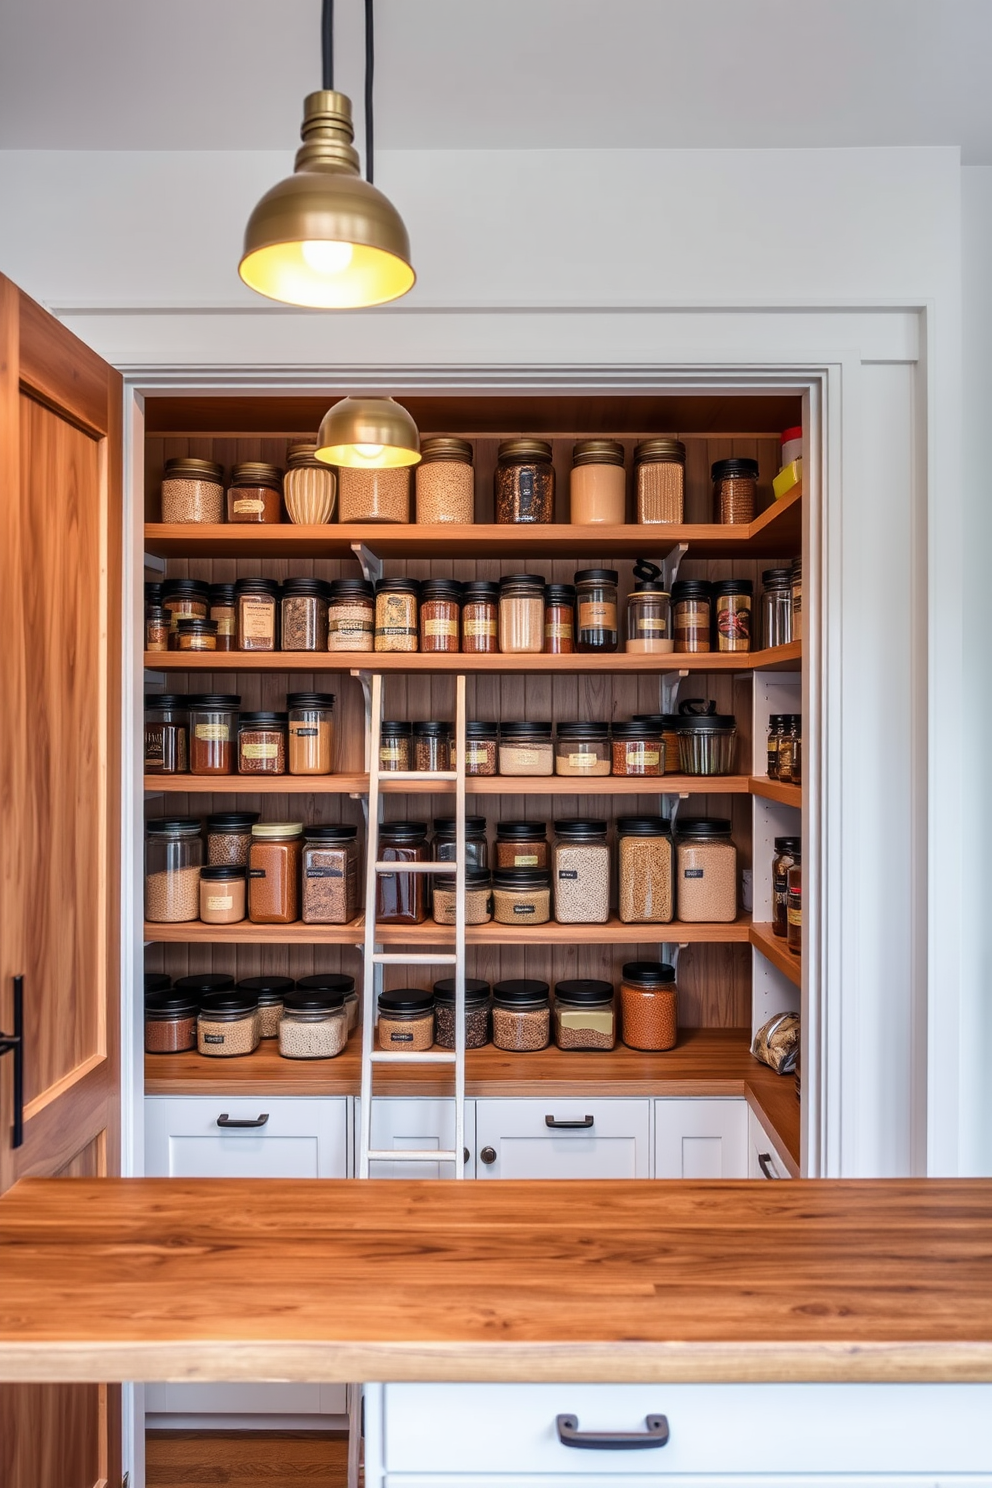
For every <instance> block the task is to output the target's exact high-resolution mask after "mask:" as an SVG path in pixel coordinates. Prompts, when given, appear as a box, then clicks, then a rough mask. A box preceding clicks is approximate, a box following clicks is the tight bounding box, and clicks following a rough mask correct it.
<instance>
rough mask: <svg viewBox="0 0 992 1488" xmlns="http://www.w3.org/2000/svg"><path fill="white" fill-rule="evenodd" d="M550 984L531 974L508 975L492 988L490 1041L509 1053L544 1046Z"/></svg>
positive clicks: (548, 1025)
mask: <svg viewBox="0 0 992 1488" xmlns="http://www.w3.org/2000/svg"><path fill="white" fill-rule="evenodd" d="M550 992H551V988H550V987H549V986H548V984H547V982H541V981H537V980H536V979H535V978H533V977H511V978H509V979H508V980H507V981H502V982H497V983H496V985H495V987H494V988H493V1043H494V1044H495V1046H496V1048H497V1049H507V1050H510V1051H511V1052H512V1053H519V1054H527V1053H534V1052H536V1051H537V1050H538V1049H546V1048H547V1047H548V1041H549V1039H550V1037H551V1000H550Z"/></svg>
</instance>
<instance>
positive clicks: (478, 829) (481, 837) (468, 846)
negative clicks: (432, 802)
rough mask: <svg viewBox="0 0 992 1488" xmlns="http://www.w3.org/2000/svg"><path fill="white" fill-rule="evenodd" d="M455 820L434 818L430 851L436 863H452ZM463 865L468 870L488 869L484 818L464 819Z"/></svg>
mask: <svg viewBox="0 0 992 1488" xmlns="http://www.w3.org/2000/svg"><path fill="white" fill-rule="evenodd" d="M456 843H457V838H456V827H455V820H454V818H453V817H450V816H436V817H435V818H434V841H433V843H432V851H433V854H434V861H435V862H436V863H453V862H454V861H455V848H456ZM465 864H466V867H468V868H488V867H489V844H488V842H487V841H486V818H485V817H484V816H466V818H465Z"/></svg>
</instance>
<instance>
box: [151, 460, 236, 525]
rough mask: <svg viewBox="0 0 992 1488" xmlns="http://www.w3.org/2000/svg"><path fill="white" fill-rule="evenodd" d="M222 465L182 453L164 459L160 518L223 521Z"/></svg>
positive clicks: (185, 520) (189, 520)
mask: <svg viewBox="0 0 992 1488" xmlns="http://www.w3.org/2000/svg"><path fill="white" fill-rule="evenodd" d="M223 520H224V467H223V465H216V464H215V463H214V461H213V460H196V459H193V458H192V457H187V456H182V457H180V458H178V459H175V460H166V462H165V474H164V476H163V477H162V521H163V522H223Z"/></svg>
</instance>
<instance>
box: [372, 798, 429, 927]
mask: <svg viewBox="0 0 992 1488" xmlns="http://www.w3.org/2000/svg"><path fill="white" fill-rule="evenodd" d="M379 861H380V863H395V864H396V865H397V868H396V871H395V872H394V873H377V874H376V907H375V917H376V919H377V920H378V921H379V923H380V924H383V925H422V924H423V923H424V921H425V920H426V918H427V906H428V904H429V902H430V898H429V893H428V883H427V875H426V874H425V873H404V872H403V871H402V864H404V863H429V862H430V861H431V856H430V848H429V846H428V843H427V824H426V823H425V822H409V821H407V822H404V821H399V822H384V823H383V825H382V827H381V828H380V830H379Z"/></svg>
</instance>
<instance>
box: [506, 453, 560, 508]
mask: <svg viewBox="0 0 992 1488" xmlns="http://www.w3.org/2000/svg"><path fill="white" fill-rule="evenodd" d="M495 498H496V521H497V522H501V523H517V522H553V521H554V519H555V468H554V466H553V465H552V463H551V446H550V444H548V443H547V441H546V440H544V439H504V440H503V442H502V444H501V445H500V447H499V460H498V463H497V465H496V476H495Z"/></svg>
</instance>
